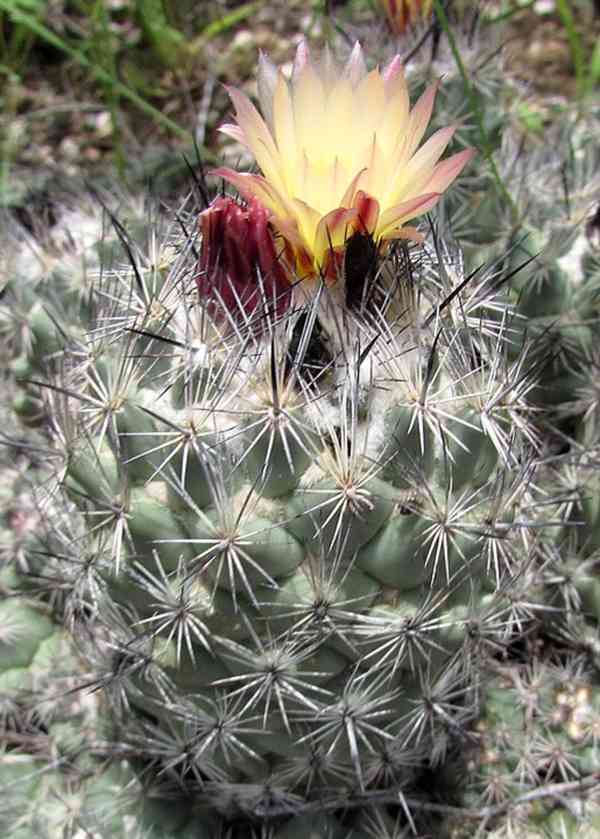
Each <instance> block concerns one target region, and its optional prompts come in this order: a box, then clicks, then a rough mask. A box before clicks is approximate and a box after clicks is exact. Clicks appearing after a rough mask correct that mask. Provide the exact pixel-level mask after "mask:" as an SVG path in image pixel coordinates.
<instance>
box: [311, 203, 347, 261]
mask: <svg viewBox="0 0 600 839" xmlns="http://www.w3.org/2000/svg"><path fill="white" fill-rule="evenodd" d="M357 215H358V212H357V210H354V209H350V210H348V209H346V208H345V207H338V208H337V209H335V210H332V211H331V212H330V213H327V215H326V216H323V218H322V219H321V220H320V222H319V223H318V225H317V230H316V235H315V247H314V252H315V259H316V263H317V265H318V266H320V267H323V265H324V264H325V257H326V255H327V253H328V252H329V251H330V250H332V249H335V248H337V247H339V246H340V245H343V244H344V242H345V241H346V239H347V238H348V231H349V230H350V229H352V224H351V223H352V222H353V221H354V220H355V219H356V217H357Z"/></svg>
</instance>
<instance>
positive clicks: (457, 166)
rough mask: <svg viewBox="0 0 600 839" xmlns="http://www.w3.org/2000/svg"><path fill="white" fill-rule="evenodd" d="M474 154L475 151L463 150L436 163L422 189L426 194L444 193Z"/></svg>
mask: <svg viewBox="0 0 600 839" xmlns="http://www.w3.org/2000/svg"><path fill="white" fill-rule="evenodd" d="M475 154H476V151H475V149H465V150H464V151H459V152H458V153H457V154H453V155H452V157H449V158H447V159H446V160H443V161H442V162H441V163H438V165H437V166H436V167H435V169H434V170H433V174H432V176H431V178H430V179H429V180H428V181H427V183H426V184H425V187H424V188H425V189H426V190H427V191H428V192H430V191H431V192H444V190H446V189H447V188H448V187H449V186H450V184H451V183H452V181H453V180H454V179H455V178H456V177H457V176H458V175H460V173H461V172H462V170H463V169H464V167H465V166H466V165H467V163H469V161H470V160H472V159H473V157H475Z"/></svg>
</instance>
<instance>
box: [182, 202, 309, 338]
mask: <svg viewBox="0 0 600 839" xmlns="http://www.w3.org/2000/svg"><path fill="white" fill-rule="evenodd" d="M199 224H200V232H201V233H202V244H201V248H200V259H199V262H198V274H197V277H196V282H197V284H198V291H199V293H200V298H201V299H202V301H203V302H205V303H206V305H207V308H208V309H209V311H210V313H211V315H212V316H213V317H216V318H217V319H219V320H223V319H227V318H233V319H234V320H236V321H238V322H242V323H248V322H249V320H250V318H251V317H252V316H253V315H254V314H255V313H256V314H258V315H260V314H263V315H264V314H267V313H269V314H270V315H271V316H274V317H280V316H281V315H282V314H283V313H284V312H285V311H286V309H287V308H288V306H289V305H290V300H291V292H292V289H291V285H290V281H289V277H288V273H287V271H286V269H285V267H284V265H283V264H282V262H281V260H280V259H279V258H278V256H277V253H276V251H275V242H274V240H273V234H272V233H271V229H270V227H269V214H268V211H267V210H265V208H264V207H263V206H262V205H261V204H259V202H258V201H257V200H256V198H251V199H250V200H249V201H248V203H247V204H240V203H238V202H237V201H236V200H235V199H234V198H231V197H230V196H222V197H219V198H216V199H215V200H214V201H213V202H212V204H211V205H210V207H208V209H206V210H205V211H204V212H203V213H200V218H199Z"/></svg>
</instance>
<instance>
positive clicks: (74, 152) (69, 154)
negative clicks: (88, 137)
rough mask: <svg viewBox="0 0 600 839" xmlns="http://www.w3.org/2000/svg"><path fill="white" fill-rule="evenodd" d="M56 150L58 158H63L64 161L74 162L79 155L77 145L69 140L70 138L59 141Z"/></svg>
mask: <svg viewBox="0 0 600 839" xmlns="http://www.w3.org/2000/svg"><path fill="white" fill-rule="evenodd" d="M58 150H59V153H60V156H61V157H64V158H65V159H66V160H76V159H77V158H78V157H79V154H80V149H79V145H78V144H77V143H76V142H75V140H73V139H71V137H65V138H64V140H62V141H61V143H60V146H59V147H58Z"/></svg>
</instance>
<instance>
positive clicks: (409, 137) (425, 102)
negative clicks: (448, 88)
mask: <svg viewBox="0 0 600 839" xmlns="http://www.w3.org/2000/svg"><path fill="white" fill-rule="evenodd" d="M439 86H440V82H439V81H436V82H434V83H433V84H430V85H429V87H428V88H427V90H426V91H425V92H424V93H423V94H422V95H421V97H420V99H419V100H418V102H417V104H416V105H415V107H414V108H413V109H412V110H411V112H410V116H409V118H408V128H407V132H406V139H405V145H404V154H405V155H406V156H407V157H411V156H412V155H413V154H414V153H415V151H416V149H417V146H418V145H419V143H420V142H421V140H422V139H423V135H424V134H425V131H426V130H427V126H428V125H429V121H430V119H431V114H432V111H433V105H434V103H435V97H436V94H437V92H438V88H439Z"/></svg>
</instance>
